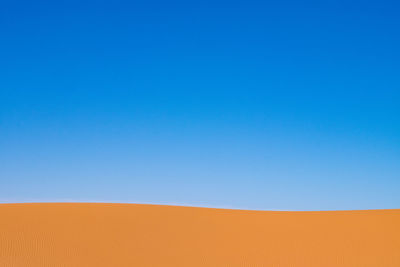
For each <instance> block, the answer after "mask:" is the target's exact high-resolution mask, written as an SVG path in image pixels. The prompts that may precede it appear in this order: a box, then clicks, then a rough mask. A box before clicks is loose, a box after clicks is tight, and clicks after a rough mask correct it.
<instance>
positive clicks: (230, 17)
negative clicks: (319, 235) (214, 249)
mask: <svg viewBox="0 0 400 267" xmlns="http://www.w3.org/2000/svg"><path fill="white" fill-rule="evenodd" d="M0 6H1V7H0V30H1V36H0V202H42V201H90V202H92V201H93V202H129V203H155V204H178V205H193V206H207V207H229V208H244V209H280V210H332V209H378V208H379V209H381V208H400V194H399V193H398V192H399V190H400V75H399V72H400V49H399V47H400V17H399V16H398V14H399V11H400V5H399V4H398V3H397V1H350V2H349V1H55V2H54V1H48V2H45V1H34V2H32V1H15V0H13V1H11V0H3V1H1V2H0Z"/></svg>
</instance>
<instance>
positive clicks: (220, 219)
mask: <svg viewBox="0 0 400 267" xmlns="http://www.w3.org/2000/svg"><path fill="white" fill-rule="evenodd" d="M0 266H2V267H8V266H10V267H11V266H12V267H14V266H18V267H19V266H24V267H26V266H41V267H42V266H68V267H71V266H84V267H91V266H96V267H101V266H187V267H188V266H273V267H281V266H282V267H283V266H285V267H286V266H287V267H289V266H291V267H295V266H299V267H303V266H304V267H313V266H318V267H322V266H323V267H329V266H349V267H357V266H360V267H361V266H362V267H368V266H374V267H378V266H382V267H392V266H393V267H398V266H400V210H370V211H327V212H275V211H242V210H225V209H208V208H192V207H174V206H157V205H133V204H89V203H86V204H82V203H47V204H44V203H41V204H2V205H0Z"/></svg>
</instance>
